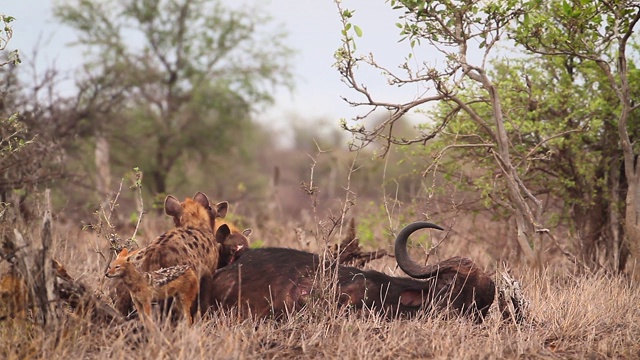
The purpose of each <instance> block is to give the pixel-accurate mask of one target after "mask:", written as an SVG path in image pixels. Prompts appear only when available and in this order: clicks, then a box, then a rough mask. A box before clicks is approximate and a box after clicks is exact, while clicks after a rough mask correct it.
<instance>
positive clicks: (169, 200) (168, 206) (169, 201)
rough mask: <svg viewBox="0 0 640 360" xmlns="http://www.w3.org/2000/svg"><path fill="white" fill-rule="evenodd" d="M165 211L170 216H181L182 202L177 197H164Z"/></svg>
mask: <svg viewBox="0 0 640 360" xmlns="http://www.w3.org/2000/svg"><path fill="white" fill-rule="evenodd" d="M164 212H165V214H167V215H169V216H173V217H180V215H182V204H180V201H178V199H176V198H175V197H173V196H171V195H168V196H167V197H166V198H165V199H164Z"/></svg>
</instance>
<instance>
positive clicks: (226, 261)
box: [216, 224, 252, 268]
mask: <svg viewBox="0 0 640 360" xmlns="http://www.w3.org/2000/svg"><path fill="white" fill-rule="evenodd" d="M251 232H252V230H251V229H245V230H243V231H242V232H240V231H239V230H238V229H236V228H235V226H233V225H231V226H230V225H228V224H222V225H221V226H220V227H218V230H217V231H216V241H217V242H218V243H220V245H222V247H221V249H220V260H219V263H218V268H222V267H224V266H227V265H230V264H232V263H233V262H234V261H235V260H237V259H238V258H239V257H240V255H242V253H244V252H245V251H247V250H249V235H251Z"/></svg>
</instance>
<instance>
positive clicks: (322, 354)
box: [0, 216, 640, 359]
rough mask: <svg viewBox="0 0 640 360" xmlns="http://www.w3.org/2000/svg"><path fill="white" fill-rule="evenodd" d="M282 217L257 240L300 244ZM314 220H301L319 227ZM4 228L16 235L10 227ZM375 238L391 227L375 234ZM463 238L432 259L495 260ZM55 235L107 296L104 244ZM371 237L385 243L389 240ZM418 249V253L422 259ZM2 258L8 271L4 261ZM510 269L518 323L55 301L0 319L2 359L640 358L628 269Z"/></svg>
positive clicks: (314, 309)
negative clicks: (522, 302) (125, 315)
mask: <svg viewBox="0 0 640 360" xmlns="http://www.w3.org/2000/svg"><path fill="white" fill-rule="evenodd" d="M147 220H148V221H149V222H150V223H153V224H155V226H154V227H155V231H156V232H157V233H158V234H159V233H162V232H163V231H165V230H167V229H169V228H170V227H171V220H170V219H169V218H168V217H165V218H154V216H149V217H148V219H147ZM280 225H281V226H284V229H282V228H280V229H273V231H276V230H277V231H282V232H284V233H288V234H290V236H287V237H282V238H278V239H269V238H261V237H257V238H256V239H259V240H260V241H262V243H263V244H264V245H277V246H289V247H293V248H301V247H302V245H301V244H299V243H296V242H292V241H295V240H293V239H295V238H296V237H295V231H294V228H295V226H294V224H280ZM298 225H299V224H298ZM316 225H317V224H311V223H309V224H304V225H302V226H303V227H304V228H305V229H307V231H308V232H309V233H313V231H314V229H316ZM21 230H22V231H24V232H26V233H27V235H31V236H32V237H34V238H35V237H37V236H39V230H37V227H34V229H33V230H30V232H29V231H27V230H26V227H22V228H21ZM149 230H151V229H149ZM374 231H376V232H378V231H379V230H374ZM458 231H460V229H458ZM150 232H151V231H150ZM264 233H268V229H266V230H265V231H264ZM336 233H337V232H336ZM4 235H5V236H9V235H10V233H9V232H6V231H5V234H4ZM433 235H434V236H437V235H436V234H433ZM252 236H253V235H252ZM442 236H443V235H440V238H441V237H442ZM379 237H380V238H386V237H387V236H386V235H384V234H379ZM151 239H152V236H151V235H150V234H149V235H145V236H144V238H143V239H142V241H141V242H143V243H144V242H147V241H150V240H151ZM252 239H253V238H252ZM336 239H338V237H337V235H336V236H332V237H331V238H330V239H324V240H328V241H329V242H334V243H335V242H336ZM465 242H466V241H460V240H459V239H456V236H455V235H450V238H449V239H446V240H445V241H444V242H443V243H442V244H441V247H440V248H439V249H438V252H437V253H436V254H435V255H432V258H431V259H430V260H429V261H430V262H433V261H436V260H438V259H440V258H445V257H447V256H449V255H452V254H461V255H470V256H471V257H473V258H474V260H475V261H477V262H478V263H479V264H480V265H481V266H482V267H483V268H484V269H487V270H488V271H492V270H494V269H495V268H496V264H494V263H493V262H492V260H490V257H489V256H487V255H486V254H487V251H486V250H487V249H485V248H483V247H482V246H477V244H475V245H474V244H473V243H469V242H466V244H464V243H465ZM54 244H55V246H54V253H53V257H54V258H56V259H58V260H59V261H60V262H62V263H63V264H65V266H66V267H67V270H68V271H69V273H70V275H71V276H72V277H73V278H76V279H78V280H80V281H82V282H84V283H85V284H88V285H89V286H91V287H92V288H93V291H94V292H95V294H98V295H103V296H104V298H105V299H106V294H107V290H108V288H109V284H110V282H109V280H108V279H105V278H104V276H103V274H104V267H105V259H103V258H102V255H101V254H100V253H101V252H102V253H103V254H105V253H107V252H108V246H109V244H108V242H107V241H106V240H105V239H104V238H103V237H101V236H100V235H99V234H97V233H95V232H90V231H86V230H81V229H80V228H79V227H77V226H69V225H64V226H62V225H58V226H57V227H56V228H55V229H54ZM376 245H377V246H378V247H379V248H383V249H384V248H388V247H389V246H390V245H391V241H390V240H389V241H386V242H379V243H377V244H376ZM317 246H318V247H321V246H320V245H317ZM369 246H371V245H369ZM420 256H421V255H420V254H418V253H417V252H416V253H414V257H415V258H416V259H418V258H419V257H420ZM558 261H562V260H558ZM2 266H3V268H2V270H4V267H6V264H3V265H2ZM367 267H369V268H374V269H377V270H381V271H384V272H386V273H388V274H394V275H399V276H402V275H403V274H402V273H401V271H400V270H397V269H396V268H395V261H394V259H393V258H390V257H386V258H383V259H378V260H375V261H373V262H371V263H369V264H367ZM512 267H513V269H512V274H513V275H514V277H516V278H517V279H518V280H519V281H520V283H521V284H522V287H523V292H524V295H525V297H526V298H527V299H528V300H529V301H530V306H529V313H528V319H527V320H526V321H525V322H524V323H523V324H520V325H516V324H514V323H513V322H511V321H504V320H503V319H502V317H501V316H500V314H499V313H498V311H497V308H496V307H495V304H494V308H492V310H491V312H490V314H489V318H488V319H487V320H486V321H485V322H484V323H483V324H481V325H477V324H474V323H473V322H472V321H470V320H467V319H463V318H455V319H445V318H443V317H442V316H439V315H438V314H432V313H424V314H421V315H420V316H418V317H417V318H413V319H395V320H388V319H384V318H381V317H379V316H377V315H375V314H372V313H368V312H366V311H364V312H359V313H350V310H348V309H339V308H337V307H336V306H333V305H332V303H331V301H330V300H329V297H324V296H318V297H317V298H314V299H313V300H312V301H311V302H310V303H309V304H308V306H307V307H306V308H304V309H302V310H301V311H298V312H296V313H292V314H290V315H288V316H286V317H285V318H284V319H282V320H280V321H275V320H271V319H266V320H260V321H256V320H250V319H241V318H239V317H238V316H237V314H235V313H234V312H233V311H228V312H217V313H215V314H214V316H213V317H212V318H208V319H204V320H201V321H198V322H196V323H195V324H194V325H193V326H192V327H189V326H187V325H186V324H185V323H183V322H178V323H173V324H172V323H167V322H159V323H158V329H157V330H158V331H146V330H144V329H143V328H142V327H141V326H140V325H139V322H138V321H128V322H126V323H124V324H111V325H104V324H96V323H92V322H91V321H90V320H88V319H87V318H83V317H81V316H77V315H75V314H73V313H72V312H70V311H68V309H58V311H60V312H61V313H63V316H61V317H60V320H57V321H55V322H54V323H51V324H48V325H47V326H45V327H41V326H40V325H35V324H33V323H32V322H31V321H30V319H29V318H27V319H21V318H19V317H16V318H9V317H8V318H4V319H3V320H2V321H0V358H3V359H45V358H74V359H103V358H104V359H106V358H118V359H143V358H153V359H212V358H216V359H226V358H239V359H242V358H338V357H339V358H358V359H384V358H435V359H453V358H456V359H460V358H480V359H487V358H500V359H504V358H576V359H583V358H590V359H600V358H622V359H635V358H638V357H639V356H640V343H639V342H638V339H639V338H640V321H639V320H640V307H638V303H639V302H640V290H639V289H638V288H637V287H633V286H631V285H630V284H629V283H628V282H627V280H626V279H625V278H624V277H620V276H612V275H607V274H591V275H572V272H570V271H564V270H562V271H560V270H558V269H556V268H546V269H544V270H540V271H534V270H530V269H527V268H526V267H525V266H523V265H517V266H512Z"/></svg>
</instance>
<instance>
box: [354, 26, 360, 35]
mask: <svg viewBox="0 0 640 360" xmlns="http://www.w3.org/2000/svg"><path fill="white" fill-rule="evenodd" d="M353 30H354V31H355V32H356V35H358V37H362V29H360V27H358V26H357V25H356V26H354V27H353Z"/></svg>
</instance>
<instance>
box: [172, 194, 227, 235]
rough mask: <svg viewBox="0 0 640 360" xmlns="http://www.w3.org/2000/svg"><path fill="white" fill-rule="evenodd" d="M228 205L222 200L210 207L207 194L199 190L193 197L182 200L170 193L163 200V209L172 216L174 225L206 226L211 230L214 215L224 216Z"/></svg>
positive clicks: (214, 219)
mask: <svg viewBox="0 0 640 360" xmlns="http://www.w3.org/2000/svg"><path fill="white" fill-rule="evenodd" d="M228 206H229V204H228V203H227V202H226V201H223V202H221V203H218V204H216V207H215V208H212V207H211V205H210V204H209V198H207V195H205V194H203V193H201V192H197V193H196V194H195V195H194V196H193V199H192V198H186V199H185V200H184V201H183V202H180V201H178V199H176V198H175V197H173V196H171V195H169V196H167V198H166V199H165V200H164V211H165V213H166V214H167V215H169V216H171V217H172V218H173V223H174V224H175V226H176V227H195V228H200V229H205V228H208V229H211V230H212V231H213V229H214V227H215V221H216V217H224V216H225V215H226V214H227V208H228Z"/></svg>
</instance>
